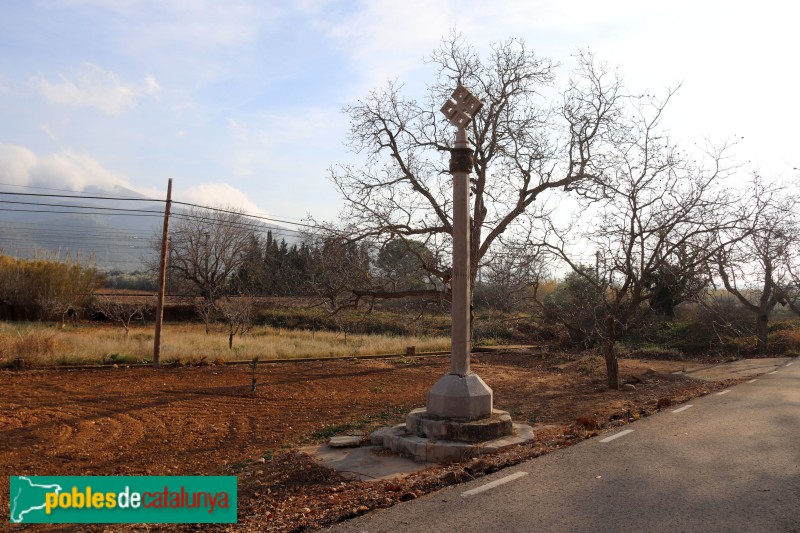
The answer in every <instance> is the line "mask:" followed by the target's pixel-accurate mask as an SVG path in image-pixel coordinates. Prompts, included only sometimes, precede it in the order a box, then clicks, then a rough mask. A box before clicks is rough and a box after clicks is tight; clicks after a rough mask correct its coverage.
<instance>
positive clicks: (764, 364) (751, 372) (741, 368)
mask: <svg viewBox="0 0 800 533" xmlns="http://www.w3.org/2000/svg"><path fill="white" fill-rule="evenodd" d="M791 360H792V358H791V357H766V358H763V359H740V360H739V361H732V362H730V363H722V364H719V365H712V366H707V367H702V368H698V369H692V370H689V371H687V372H675V374H678V375H684V376H688V377H691V378H695V379H702V380H706V381H718V380H722V379H738V378H751V377H754V376H758V375H761V374H766V373H767V372H772V371H773V370H775V369H776V368H778V367H779V366H782V365H785V364H786V363H787V362H788V361H791Z"/></svg>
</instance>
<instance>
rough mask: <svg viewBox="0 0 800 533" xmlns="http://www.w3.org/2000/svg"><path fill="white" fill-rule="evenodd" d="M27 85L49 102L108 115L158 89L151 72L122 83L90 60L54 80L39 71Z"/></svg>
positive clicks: (118, 112)
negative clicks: (139, 80)
mask: <svg viewBox="0 0 800 533" xmlns="http://www.w3.org/2000/svg"><path fill="white" fill-rule="evenodd" d="M30 84H31V86H32V87H33V88H34V89H36V90H37V91H38V92H39V93H40V94H41V96H42V97H43V98H44V99H45V100H47V101H48V102H50V103H51V104H55V105H60V106H67V107H92V108H96V109H99V110H100V111H103V112H104V113H107V114H109V115H120V114H122V113H123V112H125V111H127V110H129V109H131V108H133V107H134V106H135V105H136V103H137V102H138V101H139V100H141V99H142V98H143V97H144V95H145V94H153V93H155V92H157V91H158V90H159V89H160V88H161V87H160V85H159V84H158V81H157V80H156V79H155V77H153V76H151V75H148V76H146V77H145V79H144V84H142V85H133V84H126V83H123V82H122V81H121V80H120V79H119V77H118V76H117V75H116V74H115V73H114V72H111V71H107V70H104V69H102V68H101V67H99V66H97V65H95V64H93V63H84V64H83V65H81V67H80V68H79V69H77V70H76V71H75V73H74V74H73V75H72V76H69V77H68V76H66V75H64V74H60V75H59V80H58V81H56V82H51V81H50V80H49V79H47V78H46V77H44V76H43V75H41V74H39V75H37V76H34V77H33V78H32V79H31V80H30Z"/></svg>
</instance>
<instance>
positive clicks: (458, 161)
mask: <svg viewBox="0 0 800 533" xmlns="http://www.w3.org/2000/svg"><path fill="white" fill-rule="evenodd" d="M474 166H475V152H473V151H472V149H471V148H453V149H451V150H450V173H451V174H453V173H456V172H466V173H467V174H469V173H470V172H472V169H473V167H474Z"/></svg>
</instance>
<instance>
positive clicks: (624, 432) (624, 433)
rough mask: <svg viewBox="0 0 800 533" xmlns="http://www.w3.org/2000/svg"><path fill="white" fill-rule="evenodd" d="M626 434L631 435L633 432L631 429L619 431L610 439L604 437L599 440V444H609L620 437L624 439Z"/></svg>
mask: <svg viewBox="0 0 800 533" xmlns="http://www.w3.org/2000/svg"><path fill="white" fill-rule="evenodd" d="M628 433H633V430H632V429H626V430H625V431H620V432H619V433H617V434H616V435H611V436H610V437H606V438H604V439H603V440H601V441H600V442H611V441H612V440H614V439H618V438H620V437H624V436H625V435H627V434H628Z"/></svg>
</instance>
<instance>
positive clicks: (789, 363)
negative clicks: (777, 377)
mask: <svg viewBox="0 0 800 533" xmlns="http://www.w3.org/2000/svg"><path fill="white" fill-rule="evenodd" d="M784 366H792V363H791V361H790V362H788V363H786V364H785V365H784Z"/></svg>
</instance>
